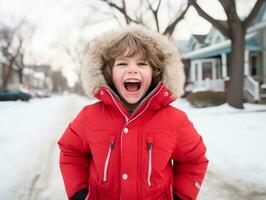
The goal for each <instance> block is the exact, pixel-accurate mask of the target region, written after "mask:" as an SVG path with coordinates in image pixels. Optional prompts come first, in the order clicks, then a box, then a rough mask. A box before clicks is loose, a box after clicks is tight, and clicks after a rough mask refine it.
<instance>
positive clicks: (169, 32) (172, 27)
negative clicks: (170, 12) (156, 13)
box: [163, 2, 190, 36]
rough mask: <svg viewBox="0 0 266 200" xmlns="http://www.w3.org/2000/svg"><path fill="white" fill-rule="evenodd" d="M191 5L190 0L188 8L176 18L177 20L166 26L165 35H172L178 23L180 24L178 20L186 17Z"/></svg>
mask: <svg viewBox="0 0 266 200" xmlns="http://www.w3.org/2000/svg"><path fill="white" fill-rule="evenodd" d="M189 7H190V2H188V4H187V7H186V9H185V10H184V11H183V12H182V13H181V15H179V16H177V17H176V18H175V20H174V21H173V22H172V23H171V24H169V25H168V26H167V27H166V28H165V30H164V32H163V34H164V35H169V36H171V35H172V34H173V32H174V30H175V27H176V25H177V24H178V22H180V21H181V20H182V19H184V16H185V14H186V12H187V11H188V8H189Z"/></svg>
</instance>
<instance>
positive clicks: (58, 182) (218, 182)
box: [0, 95, 266, 200]
mask: <svg viewBox="0 0 266 200" xmlns="http://www.w3.org/2000/svg"><path fill="white" fill-rule="evenodd" d="M88 103H91V101H89V100H87V99H85V98H81V97H78V96H76V95H67V96H56V97H51V98H48V99H40V100H39V99H33V100H31V101H30V102H28V103H25V102H0V157H1V165H0V197H1V200H9V199H12V200H13V199H20V200H36V199H38V200H50V199H57V200H60V199H62V200H63V199H66V197H65V194H64V188H63V183H62V179H61V176H60V173H59V169H58V148H57V145H56V141H57V140H58V138H59V137H60V136H61V134H62V132H63V130H64V129H65V128H66V126H67V124H68V123H69V122H70V120H71V119H72V118H73V117H74V116H75V115H76V114H77V113H78V112H79V110H80V109H81V108H82V107H83V106H84V105H86V104H88ZM173 105H174V106H176V107H178V108H180V109H181V110H184V111H185V112H186V113H187V115H188V116H189V118H190V119H191V121H192V122H193V124H194V126H195V127H196V128H197V130H198V131H199V133H200V134H201V135H202V136H203V139H204V141H205V143H206V146H207V148H208V151H207V156H208V158H209V160H210V164H209V169H208V175H207V177H206V181H205V182H204V184H203V186H202V191H201V194H200V198H199V199H200V200H218V199H221V200H233V199H236V200H237V199H238V200H240V199H249V200H250V199H252V200H255V199H256V200H257V199H266V159H265V156H266V145H265V143H266V124H265V123H266V121H265V119H266V106H265V105H252V104H245V109H244V110H237V109H233V108H231V107H229V106H228V105H226V104H225V105H222V106H218V107H212V108H204V109H195V108H192V107H191V106H190V105H189V104H188V103H187V102H186V101H185V100H178V101H176V102H174V103H173ZM240 193H241V194H240ZM233 194H234V196H233ZM251 194H256V195H257V196H258V198H255V196H254V195H251ZM250 195H251V196H250ZM218 197H219V198H218Z"/></svg>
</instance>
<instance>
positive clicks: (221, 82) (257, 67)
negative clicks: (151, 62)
mask: <svg viewBox="0 0 266 200" xmlns="http://www.w3.org/2000/svg"><path fill="white" fill-rule="evenodd" d="M230 44H231V41H230V40H228V39H227V38H226V37H224V36H223V35H222V34H221V33H220V32H219V31H218V30H217V29H215V28H214V27H212V28H211V30H210V31H209V33H208V34H207V35H202V36H199V35H196V36H195V35H192V36H191V38H190V40H189V42H188V47H189V49H190V51H189V52H187V53H185V54H183V55H182V58H183V60H185V61H186V62H188V63H189V65H188V67H189V70H188V85H187V87H186V90H187V91H202V90H213V91H224V90H226V88H227V85H228V84H227V83H228V80H229V74H228V73H229V71H230V70H229V65H228V56H229V53H230V51H231V48H230ZM243 67H244V74H245V80H244V91H245V95H246V96H248V97H249V98H251V100H254V101H259V100H260V99H261V98H266V92H265V90H266V4H263V6H262V8H261V10H260V12H259V14H258V16H257V18H256V20H255V23H254V24H253V25H252V26H251V27H250V28H249V29H248V30H247V34H246V36H245V61H244V66H243Z"/></svg>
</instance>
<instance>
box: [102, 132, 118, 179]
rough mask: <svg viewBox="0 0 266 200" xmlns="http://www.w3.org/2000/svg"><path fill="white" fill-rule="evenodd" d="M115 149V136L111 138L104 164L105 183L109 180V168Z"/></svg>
mask: <svg viewBox="0 0 266 200" xmlns="http://www.w3.org/2000/svg"><path fill="white" fill-rule="evenodd" d="M114 148H115V136H110V142H109V148H108V152H107V155H106V158H105V162H104V169H103V182H107V179H108V166H109V162H110V158H111V155H112V152H113V150H114Z"/></svg>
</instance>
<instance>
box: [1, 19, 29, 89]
mask: <svg viewBox="0 0 266 200" xmlns="http://www.w3.org/2000/svg"><path fill="white" fill-rule="evenodd" d="M33 30H34V28H33V27H32V26H30V25H29V24H28V23H27V22H26V21H25V20H21V21H20V22H19V23H18V24H17V25H15V26H13V27H11V26H7V25H5V24H1V25H0V58H1V59H0V65H1V66H2V67H3V72H4V73H3V77H2V79H3V84H2V87H3V88H6V87H7V85H8V82H9V80H10V77H11V74H12V72H16V73H18V76H19V82H20V83H22V82H23V77H22V71H23V68H24V66H25V64H24V55H25V46H24V45H25V42H26V41H27V40H28V39H29V38H30V37H31V36H32V34H33Z"/></svg>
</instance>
